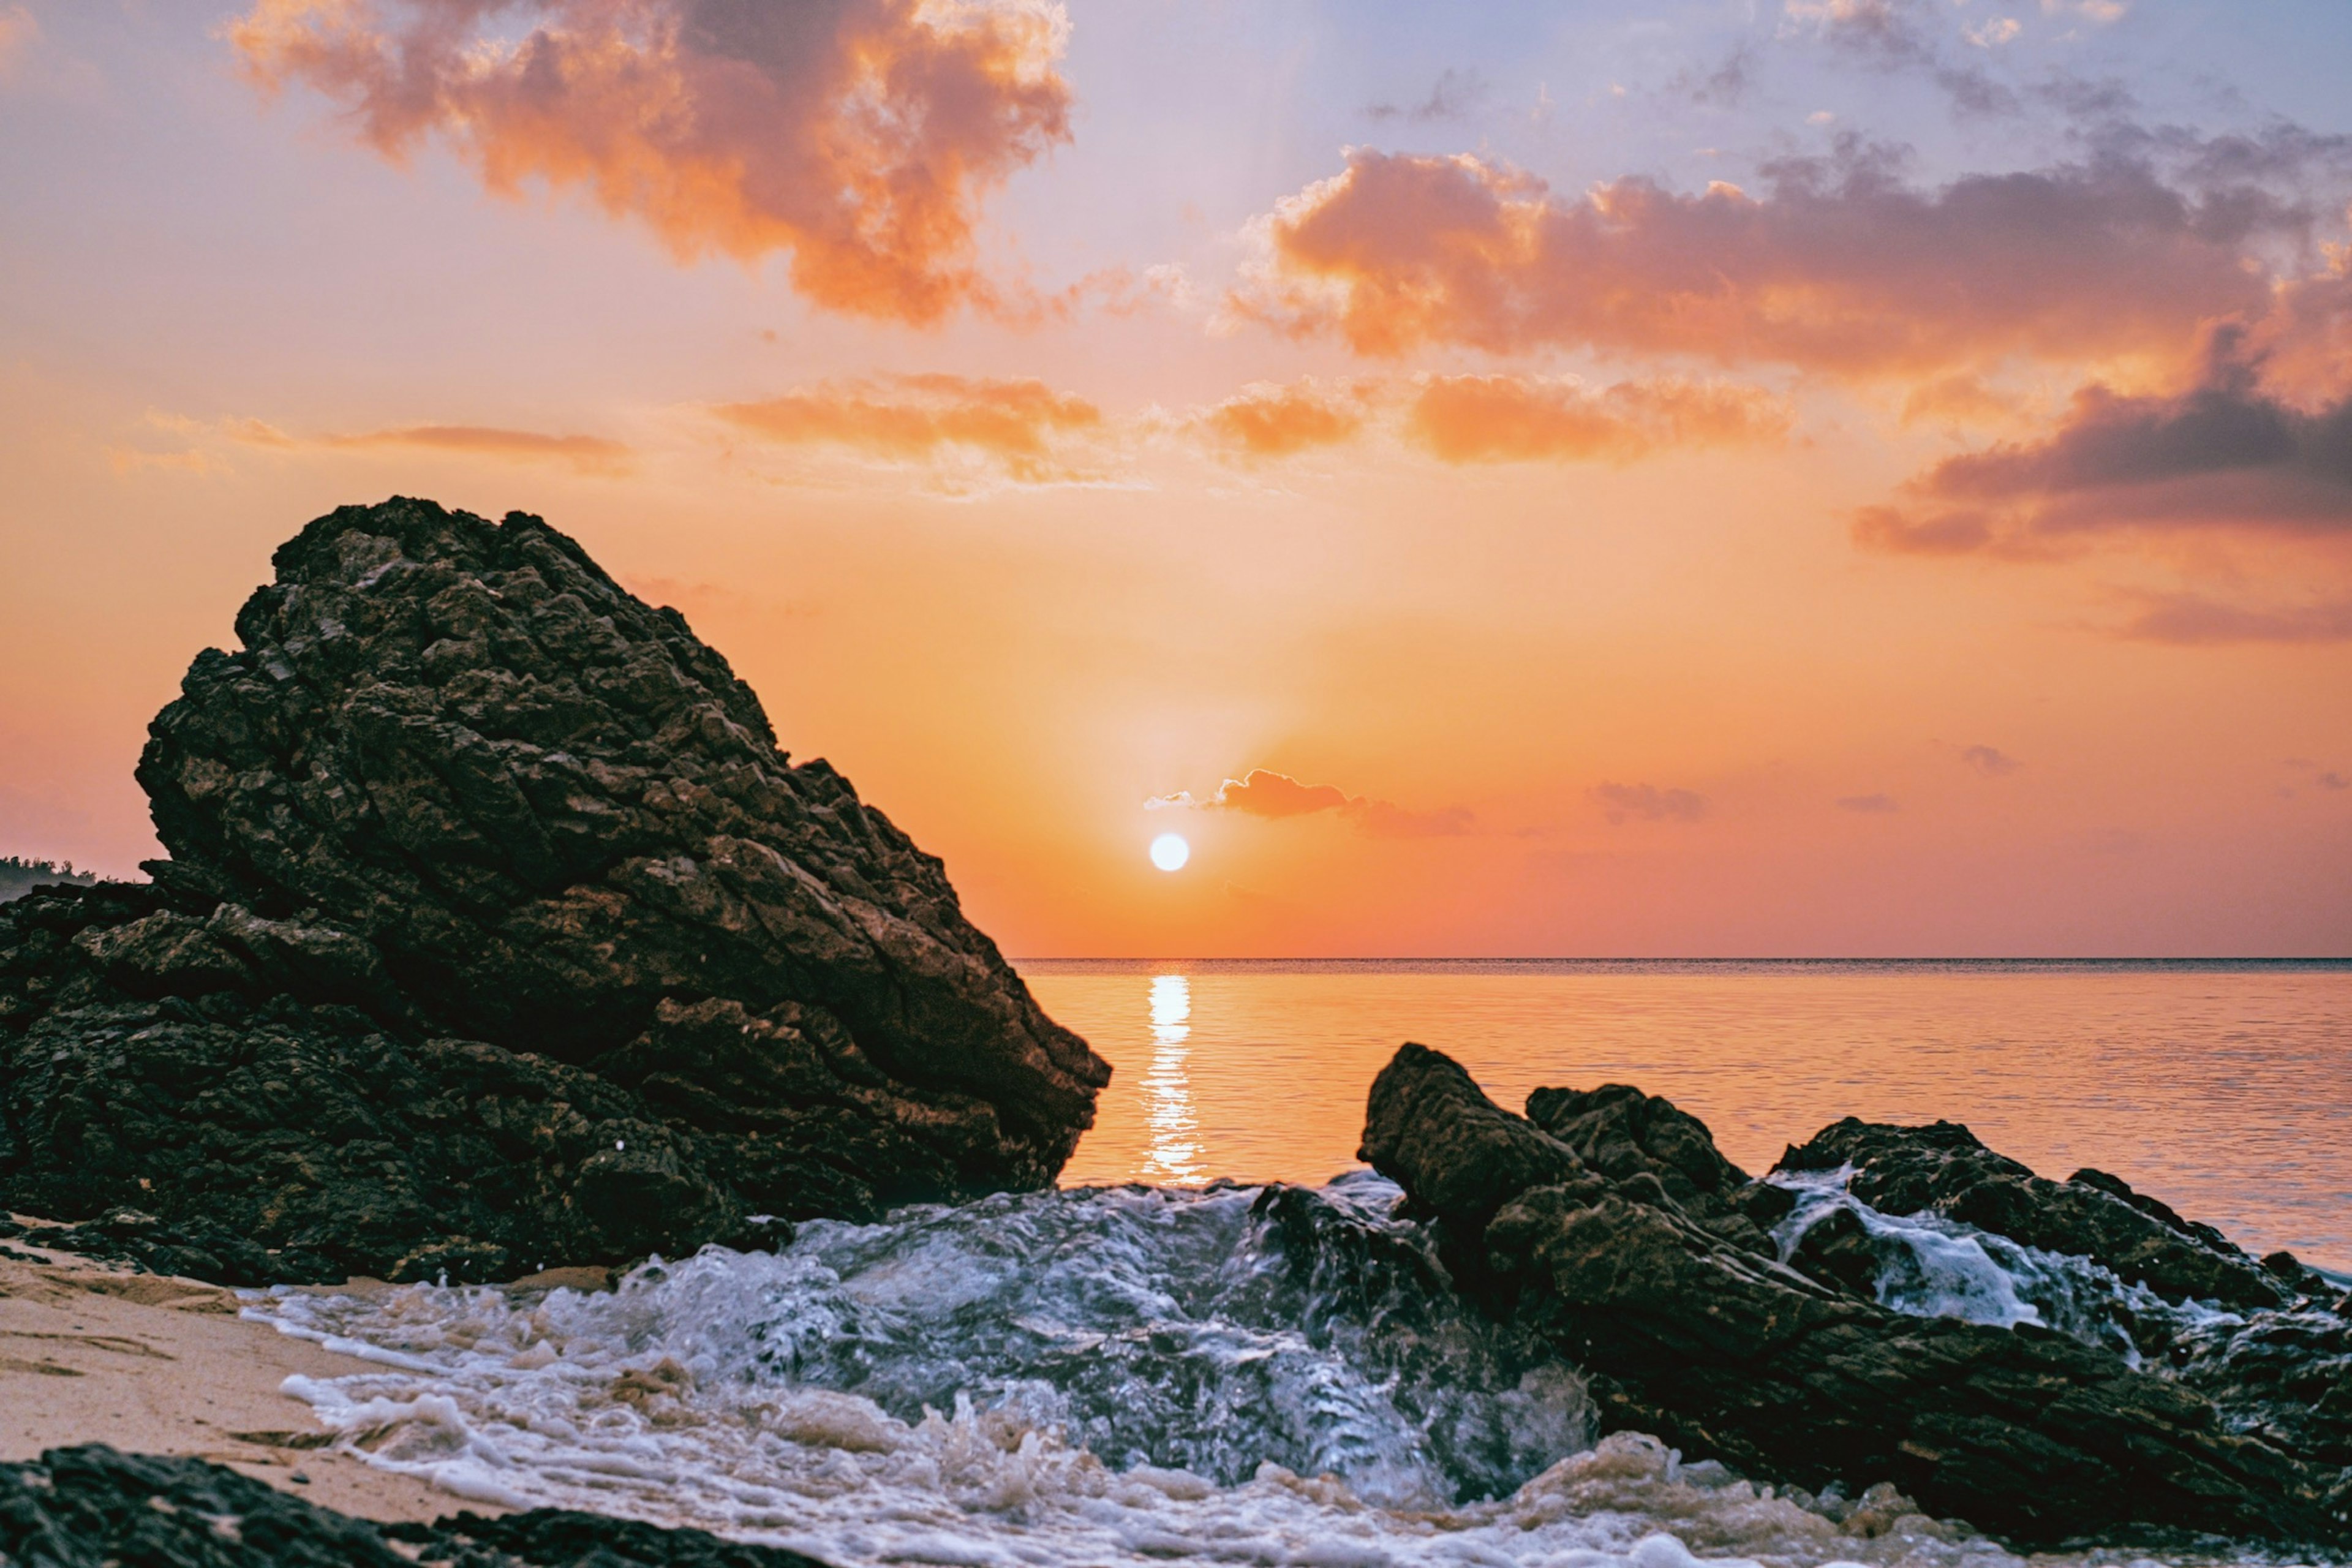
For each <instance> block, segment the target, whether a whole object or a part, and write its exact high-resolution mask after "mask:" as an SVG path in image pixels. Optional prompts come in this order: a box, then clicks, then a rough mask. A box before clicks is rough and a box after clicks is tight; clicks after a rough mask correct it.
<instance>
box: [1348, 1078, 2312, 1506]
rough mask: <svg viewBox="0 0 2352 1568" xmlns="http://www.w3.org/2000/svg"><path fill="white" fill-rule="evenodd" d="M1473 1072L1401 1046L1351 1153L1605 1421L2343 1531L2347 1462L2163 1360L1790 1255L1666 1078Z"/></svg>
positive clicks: (2009, 1488)
mask: <svg viewBox="0 0 2352 1568" xmlns="http://www.w3.org/2000/svg"><path fill="white" fill-rule="evenodd" d="M1468 1082H1469V1080H1468V1079H1467V1077H1466V1075H1465V1074H1464V1073H1463V1072H1462V1070H1461V1068H1459V1067H1457V1066H1456V1065H1455V1064H1454V1063H1453V1062H1452V1061H1451V1060H1449V1059H1448V1058H1445V1057H1444V1056H1442V1055H1441V1054H1439V1053H1437V1052H1434V1051H1431V1050H1428V1049H1426V1048H1424V1047H1418V1046H1411V1045H1408V1046H1406V1047H1403V1048H1402V1050H1400V1051H1399V1052H1398V1053H1397V1055H1396V1057H1395V1058H1394V1059H1393V1060H1391V1062H1390V1064H1389V1066H1388V1067H1387V1068H1385V1069H1384V1070H1383V1071H1382V1072H1381V1075H1380V1077H1379V1078H1378V1079H1376V1080H1375V1081H1374V1083H1373V1085H1372V1089H1371V1096H1370V1104H1369V1106H1368V1108H1367V1117H1366V1124H1367V1129H1368V1131H1367V1139H1366V1144H1365V1151H1364V1153H1365V1157H1366V1158H1367V1159H1369V1160H1370V1161H1372V1163H1374V1164H1375V1165H1376V1166H1377V1167H1378V1168H1379V1169H1381V1171H1382V1172H1383V1173H1387V1174H1389V1175H1390V1176H1391V1177H1392V1178H1393V1179H1395V1180H1396V1181H1397V1182H1398V1183H1399V1184H1401V1185H1402V1186H1403V1187H1404V1188H1405V1189H1406V1193H1407V1195H1408V1198H1409V1200H1410V1201H1412V1203H1413V1204H1414V1205H1416V1206H1417V1207H1419V1208H1420V1209H1421V1210H1422V1211H1423V1212H1424V1213H1426V1214H1429V1215H1432V1216H1433V1222H1434V1223H1435V1225H1436V1226H1438V1227H1439V1230H1440V1244H1441V1247H1442V1248H1443V1249H1444V1252H1445V1254H1446V1256H1447V1257H1448V1258H1449V1259H1450V1260H1452V1261H1454V1263H1455V1264H1456V1272H1457V1274H1458V1275H1459V1276H1460V1277H1461V1278H1462V1279H1465V1281H1468V1282H1470V1283H1471V1288H1472V1289H1474V1290H1475V1292H1476V1293H1477V1294H1478V1295H1479V1296H1480V1297H1481V1298H1482V1299H1483V1300H1485V1301H1486V1305H1487V1306H1488V1307H1489V1308H1490V1309H1492V1310H1496V1311H1507V1312H1516V1313H1519V1314H1523V1315H1524V1316H1525V1318H1526V1320H1527V1321H1529V1322H1532V1323H1535V1324H1537V1325H1538V1326H1540V1328H1541V1330H1542V1331H1544V1332H1545V1333H1546V1334H1547V1335H1548V1336H1549V1338H1550V1339H1551V1340H1552V1342H1554V1343H1556V1344H1557V1345H1559V1348H1560V1350H1561V1352H1563V1353H1564V1354H1565V1355H1566V1356H1567V1357H1569V1358H1570V1359H1571V1360H1573V1361H1574V1362H1575V1363H1577V1364H1578V1365H1579V1366H1580V1367H1581V1368H1583V1370H1584V1371H1585V1373H1586V1374H1587V1375H1588V1377H1589V1378H1590V1379H1591V1382H1592V1384H1593V1392H1594V1395H1595V1398H1596V1401H1597V1403H1598V1404H1599V1405H1600V1407H1601V1410H1602V1411H1603V1413H1604V1418H1605V1419H1606V1421H1607V1422H1608V1424H1609V1425H1611V1426H1616V1427H1632V1428H1637V1429H1640V1430H1644V1431H1650V1432H1654V1433H1657V1434H1659V1435H1661V1436H1664V1437H1665V1438H1666V1439H1667V1440H1668V1441H1670V1442H1673V1443H1675V1444H1676V1445H1678V1446H1680V1447H1683V1448H1684V1449H1685V1452H1688V1453H1690V1454H1692V1455H1693V1456H1694V1457H1706V1458H1717V1459H1719V1460H1722V1461H1724V1462H1726V1463H1727V1464H1730V1465H1732V1466H1734V1467H1735V1468H1740V1469H1743V1470H1745V1471H1747V1472H1748V1473H1749V1474H1751V1475H1756V1476H1759V1477H1769V1478H1772V1479H1780V1480H1783V1481H1788V1482H1793V1483H1796V1484H1800V1485H1802V1486H1806V1487H1811V1488H1816V1489H1818V1488H1822V1487H1824V1486H1826V1485H1828V1484H1830V1483H1832V1482H1840V1483H1843V1484H1845V1485H1846V1486H1848V1487H1858V1486H1861V1485H1865V1484H1869V1483H1873V1482H1878V1481H1891V1482H1893V1483H1894V1484H1895V1485H1896V1486H1897V1487H1899V1488H1901V1489H1903V1490H1904V1491H1906V1492H1908V1493H1909V1494H1911V1495H1912V1496H1913V1497H1916V1499H1918V1500H1919V1501H1920V1502H1921V1503H1922V1504H1924V1505H1925V1506H1926V1507H1927V1508H1928V1509H1930V1510H1933V1511H1936V1512H1938V1513H1942V1514H1946V1515H1951V1516H1958V1517H1960V1518H1964V1519H1966V1520H1968V1521H1969V1522H1971V1523H1973V1524H1975V1525H1977V1526H1978V1527H1979V1528H1981V1529H1985V1530H1988V1531H1994V1532H1996V1533H1998V1534H2000V1535H2002V1536H2004V1537H2007V1538H2008V1539H2010V1540H2011V1541H2013V1542H2019V1543H2021V1544H2029V1545H2041V1544H2050V1543H2054V1542H2060V1541H2063V1540H2068V1539H2072V1538H2075V1537H2080V1536H2086V1535H2094V1534H2115V1533H2117V1532H2128V1531H2132V1530H2135V1529H2142V1528H2147V1527H2161V1528H2175V1529H2189V1530H2194V1531H2211V1532H2216V1533H2221V1534H2228V1535H2233V1536H2240V1537H2265V1538H2272V1539H2281V1538H2284V1539H2289V1540H2300V1541H2322V1540H2325V1541H2333V1542H2343V1541H2345V1540H2347V1539H2352V1525H2347V1515H2346V1504H2347V1500H2346V1498H2345V1497H2344V1495H2343V1489H2342V1478H2341V1476H2340V1473H2339V1472H2337V1471H2336V1470H2335V1469H2334V1468H2330V1467H2326V1466H2321V1465H2315V1464H2312V1463H2310V1462H2308V1461H2306V1460H2305V1458H2302V1457H2300V1456H2298V1455H2296V1454H2294V1453H2291V1452H2289V1451H2287V1450H2286V1449H2284V1448H2283V1447H2278V1446H2274V1445H2273V1444H2272V1443H2270V1442H2267V1441H2264V1440H2263V1438H2261V1437H2259V1436H2249V1435H2246V1434H2243V1433H2241V1432H2238V1431H2234V1430H2232V1429H2231V1425H2232V1424H2231V1422H2230V1421H2228V1420H2226V1419H2225V1418H2224V1413H2223V1412H2222V1411H2221V1409H2220V1408H2219V1407H2218V1406H2217V1405H2215V1404H2214V1403H2213V1401H2212V1400H2211V1399H2210V1398H2209V1397H2207V1396H2206V1395H2205V1394H2201V1393H2200V1392H2198V1391H2197V1390H2195V1389H2192V1388H2190V1387H2188V1386H2185V1385H2184V1384H2182V1383H2180V1382H2179V1381H2177V1380H2171V1379H2167V1378H2162V1377H2158V1376H2155V1375H2152V1374H2150V1373H2145V1372H2140V1371H2136V1370H2133V1369H2132V1368H2131V1367H2130V1366H2128V1365H2127V1364H2126V1362H2125V1361H2124V1360H2123V1359H2122V1358H2121V1357H2119V1356H2117V1355H2116V1354H2114V1353H2111V1352H2104V1351H2101V1350H2097V1349H2094V1348H2092V1347H2090V1346H2087V1345H2084V1344H2080V1343H2077V1342H2074V1341H2072V1340H2069V1339H2065V1338H2063V1337H2062V1336H2060V1335H2058V1334H2056V1333H2053V1332H2052V1331H2048V1330H2046V1329H2042V1328H2039V1327H2037V1326H2034V1325H2032V1324H2025V1325H2021V1326H2020V1327H2017V1328H2014V1329H2010V1328H2000V1327H1994V1326H1990V1325H1988V1324H1982V1323H1974V1322H1966V1321H1959V1320H1958V1319H1952V1318H1923V1317H1911V1316H1905V1315H1902V1314H1900V1313H1897V1312H1895V1311H1893V1310H1889V1309H1888V1308H1886V1307H1884V1306H1882V1305H1880V1304H1879V1303H1878V1302H1877V1301H1876V1300H1874V1299H1873V1298H1872V1297H1871V1296H1870V1295H1869V1294H1868V1293H1867V1292H1866V1291H1865V1290H1864V1289H1855V1288H1853V1286H1851V1285H1843V1284H1841V1283H1839V1282H1838V1280H1837V1279H1834V1278H1833V1277H1832V1278H1828V1279H1823V1278H1816V1277H1812V1276H1809V1275H1808V1274H1805V1273H1801V1272H1799V1271H1798V1270H1797V1269H1795V1268H1790V1266H1788V1265H1787V1264H1785V1263H1783V1262H1782V1261H1781V1260H1780V1256H1779V1250H1778V1247H1777V1246H1776V1245H1775V1243H1774V1242H1773V1240H1772V1239H1771V1237H1770V1236H1769V1235H1768V1227H1769V1226H1771V1225H1772V1224H1773V1223H1774V1222H1775V1221H1777V1220H1778V1219H1780V1217H1783V1216H1785V1215H1787V1214H1788V1213H1789V1211H1790V1204H1791V1200H1790V1197H1789V1195H1788V1194H1786V1193H1785V1192H1782V1191H1780V1189H1778V1188H1774V1187H1769V1186H1767V1185H1765V1184H1758V1183H1751V1182H1749V1181H1748V1179H1747V1177H1746V1176H1745V1174H1744V1173H1741V1172H1740V1171H1739V1170H1738V1169H1737V1168H1736V1167H1735V1166H1733V1165H1731V1163H1729V1162H1728V1161H1726V1160H1725V1159H1723V1157H1722V1156H1721V1154H1720V1153H1719V1152H1717V1150H1716V1149H1715V1146H1714V1141H1713V1139H1712V1138H1711V1137H1709V1136H1707V1134H1706V1128H1705V1126H1704V1125H1703V1124H1701V1123H1700V1122H1698V1121H1697V1120H1696V1118H1693V1117H1690V1116H1688V1115H1686V1114H1685V1113H1684V1112H1682V1111H1680V1110H1676V1109H1675V1108H1674V1107H1673V1106H1671V1105H1670V1104H1669V1103H1668V1102H1666V1101H1664V1100H1658V1099H1655V1098H1654V1097H1651V1096H1647V1095H1643V1094H1642V1093H1640V1092H1639V1091H1638V1090H1633V1089H1624V1088H1622V1087H1618V1086H1612V1087H1610V1088H1606V1089H1599V1090H1595V1091H1592V1092H1591V1093H1587V1094H1579V1093H1575V1092H1572V1091H1564V1090H1538V1092H1537V1094H1536V1095H1535V1096H1534V1097H1532V1098H1531V1100H1529V1105H1528V1110H1529V1120H1527V1121H1520V1120H1519V1119H1517V1118H1515V1117H1511V1116H1509V1115H1508V1113H1507V1112H1505V1111H1502V1110H1500V1109H1499V1108H1497V1107H1496V1106H1494V1105H1493V1104H1491V1103H1490V1102H1488V1101H1486V1099H1485V1097H1484V1096H1483V1095H1479V1094H1477V1093H1476V1092H1475V1087H1473V1088H1470V1089H1468V1091H1467V1092H1465V1086H1466V1085H1468ZM1497 1151H1500V1152H1502V1157H1501V1158H1499V1159H1498V1158H1497V1157H1496V1152H1497ZM1563 1172H1565V1174H1562V1173H1563ZM1529 1175H1532V1176H1533V1177H1534V1179H1533V1180H1531V1181H1524V1184H1522V1182H1523V1180H1524V1179H1525V1178H1526V1177H1528V1176H1529ZM1515 1185H1517V1186H1518V1190H1517V1191H1516V1192H1513V1193H1510V1194H1508V1195H1507V1196H1505V1197H1503V1198H1501V1199H1500V1200H1499V1201H1498V1199H1497V1196H1496V1194H1498V1193H1501V1192H1503V1191H1504V1190H1505V1189H1507V1188H1510V1187H1513V1186H1515Z"/></svg>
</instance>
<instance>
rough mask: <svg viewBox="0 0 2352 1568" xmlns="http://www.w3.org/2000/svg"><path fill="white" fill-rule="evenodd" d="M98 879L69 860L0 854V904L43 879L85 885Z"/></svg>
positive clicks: (22, 892) (36, 885) (19, 894)
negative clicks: (56, 860) (38, 858)
mask: <svg viewBox="0 0 2352 1568" xmlns="http://www.w3.org/2000/svg"><path fill="white" fill-rule="evenodd" d="M97 880H98V874H97V873H96V872H95V871H77V870H75V869H74V868H73V862H71V861H70V860H68V861H66V862H65V863H63V864H58V863H57V862H54V861H49V860H27V859H25V858H22V857H20V856H16V855H0V904H5V903H6V902H7V901H8V900H11V899H21V898H23V897H24V896H25V895H26V893H29V892H31V891H32V890H33V889H35V888H37V887H39V886H40V885H41V884H42V883H44V882H79V883H80V884H81V885H82V886H83V887H88V886H89V884H91V883H92V882H95V881H97Z"/></svg>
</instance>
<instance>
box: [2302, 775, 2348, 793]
mask: <svg viewBox="0 0 2352 1568" xmlns="http://www.w3.org/2000/svg"><path fill="white" fill-rule="evenodd" d="M2311 782H2312V783H2314V784H2317V785H2318V786H2319V787H2320V788H2322V789H2326V790H2338V789H2352V779H2347V778H2346V777H2345V776H2344V775H2343V774H2342V773H2321V774H2320V775H2319V776H2318V777H2317V778H2315V779H2314V780H2312V781H2311Z"/></svg>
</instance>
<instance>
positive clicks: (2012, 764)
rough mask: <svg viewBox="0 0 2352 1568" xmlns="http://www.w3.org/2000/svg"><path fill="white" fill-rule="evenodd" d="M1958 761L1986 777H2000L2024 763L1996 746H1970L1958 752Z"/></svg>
mask: <svg viewBox="0 0 2352 1568" xmlns="http://www.w3.org/2000/svg"><path fill="white" fill-rule="evenodd" d="M1960 761H1962V762H1963V763H1967V764H1968V765H1969V766H1970V767H1972V768H1974V769H1976V771H1977V772H1979V773H1982V774H1984V775H1985V776H1986V777H1987V778H1994V779H1997V778H2000V777H2002V776H2003V775H2004V774H2008V773H2015V772H2016V771H2017V770H2018V769H2020V768H2021V767H2023V766H2024V765H2025V764H2024V763H2021V762H2019V761H2018V760H2017V759H2016V758H2015V757H2012V756H2011V755H2010V754H2009V753H2008V752H2004V751H2002V750H2001V749H2000V747H1998V746H1970V747H1969V748H1968V750H1966V751H1964V752H1961V753H1960Z"/></svg>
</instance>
